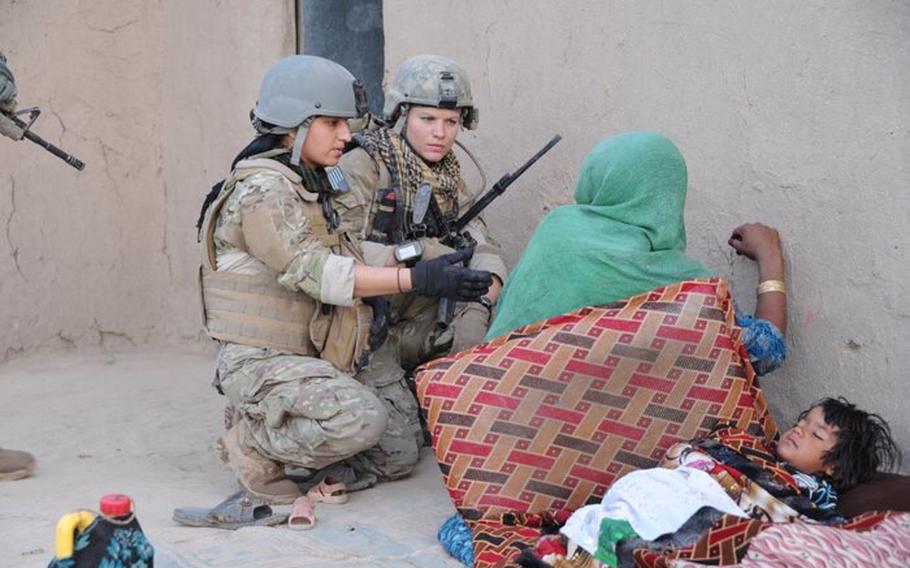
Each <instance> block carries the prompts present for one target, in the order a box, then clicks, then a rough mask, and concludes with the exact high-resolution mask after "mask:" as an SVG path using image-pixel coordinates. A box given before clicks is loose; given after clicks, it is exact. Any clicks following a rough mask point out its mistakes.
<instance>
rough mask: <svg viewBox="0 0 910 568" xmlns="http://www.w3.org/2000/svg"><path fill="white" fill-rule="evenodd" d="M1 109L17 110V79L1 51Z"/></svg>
mask: <svg viewBox="0 0 910 568" xmlns="http://www.w3.org/2000/svg"><path fill="white" fill-rule="evenodd" d="M0 110H2V111H5V112H12V111H14V110H16V79H15V78H14V77H13V72H12V71H10V68H9V66H8V65H7V63H6V56H4V55H3V52H2V51H0Z"/></svg>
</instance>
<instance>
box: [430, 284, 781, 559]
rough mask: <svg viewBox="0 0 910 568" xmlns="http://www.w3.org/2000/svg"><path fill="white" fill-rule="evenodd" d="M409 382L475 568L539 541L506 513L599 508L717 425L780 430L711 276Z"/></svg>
mask: <svg viewBox="0 0 910 568" xmlns="http://www.w3.org/2000/svg"><path fill="white" fill-rule="evenodd" d="M416 380H417V391H418V398H419V400H420V402H421V405H422V406H423V408H424V409H425V410H426V412H427V423H428V425H429V428H430V431H431V432H432V435H433V447H434V450H435V452H436V457H437V459H438V461H439V464H440V467H441V469H442V472H443V475H444V477H445V483H446V487H447V488H448V491H449V494H450V496H451V497H452V500H453V502H454V503H455V506H456V507H457V508H458V510H459V512H461V514H462V515H463V516H464V518H465V520H466V521H467V522H468V524H469V526H471V529H472V531H473V532H474V537H475V538H474V548H475V563H476V565H478V566H493V565H497V564H503V563H505V562H508V561H509V560H511V559H512V558H514V556H515V555H516V554H517V552H518V551H519V550H520V549H522V548H525V547H527V546H528V545H529V544H531V545H533V534H539V529H534V528H532V527H528V526H526V525H523V524H521V523H515V524H511V525H510V524H507V523H503V522H502V521H503V515H506V517H507V518H508V519H510V520H511V521H513V522H514V521H515V519H520V518H523V517H522V515H512V513H521V514H528V513H530V514H536V513H547V512H551V513H552V512H555V511H559V510H569V511H571V510H574V509H577V508H578V507H580V506H582V505H584V504H587V503H593V502H598V501H599V500H600V499H601V497H602V496H603V495H604V493H605V492H606V490H607V489H608V488H609V486H610V484H611V483H612V482H613V481H614V480H615V479H617V478H618V477H620V476H622V475H624V474H625V473H627V472H629V471H632V470H635V469H640V468H647V467H653V466H655V465H657V463H658V460H659V459H660V458H661V457H662V456H663V454H664V452H665V451H666V450H667V448H669V447H670V446H672V445H673V444H675V443H677V442H680V441H684V440H689V439H692V438H698V437H702V436H704V435H705V434H706V433H707V432H708V431H709V430H710V429H711V427H713V426H714V425H715V424H716V423H718V422H720V421H732V422H733V423H735V424H736V426H737V427H738V428H741V429H743V430H746V431H747V432H750V433H752V434H754V435H757V436H761V437H763V438H764V439H766V440H770V439H771V438H773V436H774V435H775V434H776V427H775V425H774V423H773V421H772V419H771V417H770V415H769V413H768V410H767V406H766V404H765V399H764V396H763V394H762V392H761V390H760V389H759V388H758V387H757V386H756V385H755V382H754V373H753V371H752V367H751V365H750V364H749V362H748V359H747V357H746V354H745V350H744V348H743V346H742V344H741V341H740V329H739V328H738V327H737V326H736V325H735V323H734V319H733V305H732V300H731V298H730V295H729V293H728V291H727V285H726V282H725V281H723V280H719V279H710V280H692V281H685V282H680V283H678V284H675V285H672V286H666V287H662V288H658V289H656V290H653V291H652V292H649V293H646V294H642V295H639V296H635V297H633V298H630V299H628V300H624V301H621V302H615V303H613V304H609V305H606V306H596V307H588V308H582V309H580V310H577V311H575V312H572V313H570V314H566V315H563V316H559V317H554V318H551V319H549V320H545V321H542V322H537V323H534V324H531V325H529V326H526V327H523V328H521V329H518V330H516V331H514V332H512V333H510V334H508V335H505V336H502V337H499V338H497V339H495V340H493V341H492V342H489V343H485V344H482V345H479V346H477V347H475V348H474V349H471V350H469V351H465V352H462V353H458V354H456V355H452V356H450V357H446V358H443V359H439V360H436V361H434V362H432V363H430V364H428V365H427V366H425V367H424V368H423V369H422V370H421V371H420V372H419V373H418V375H417V377H416ZM529 539H530V540H529Z"/></svg>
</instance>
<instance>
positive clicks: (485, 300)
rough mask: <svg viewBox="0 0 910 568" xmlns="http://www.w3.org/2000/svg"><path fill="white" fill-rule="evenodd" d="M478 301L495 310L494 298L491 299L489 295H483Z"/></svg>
mask: <svg viewBox="0 0 910 568" xmlns="http://www.w3.org/2000/svg"><path fill="white" fill-rule="evenodd" d="M477 303H478V304H480V305H481V306H483V307H485V308H486V309H488V310H490V311H491V312H492V311H493V300H491V299H490V297H489V296H481V297H480V299H478V300H477Z"/></svg>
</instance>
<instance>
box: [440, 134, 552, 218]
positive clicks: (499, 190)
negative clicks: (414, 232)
mask: <svg viewBox="0 0 910 568" xmlns="http://www.w3.org/2000/svg"><path fill="white" fill-rule="evenodd" d="M560 140H562V136H560V135H559V134H557V135H555V136H553V138H551V139H550V141H549V142H547V144H546V146H544V147H543V148H541V149H540V150H538V151H537V153H536V154H534V155H533V156H531V159H530V160H528V161H527V162H525V163H524V164H522V165H521V167H520V168H518V169H517V170H515V173H513V174H506V175H504V176H502V177H501V178H499V181H497V182H496V183H495V184H493V187H492V188H490V191H488V192H486V193H485V194H483V197H481V198H480V199H478V200H477V201H475V202H474V205H471V207H470V209H468V210H467V211H466V212H465V214H464V215H462V216H461V217H459V218H458V220H457V221H455V223H453V227H454V229H455V231H456V232H460V231H462V230H463V229H464V228H465V227H467V226H468V223H470V222H471V221H472V220H473V219H474V217H476V216H477V215H479V214H480V212H481V211H483V210H484V209H486V207H487V205H489V204H490V202H491V201H493V200H494V199H496V198H497V197H499V196H500V195H502V194H503V193H504V192H505V191H506V188H508V187H509V186H510V185H512V182H513V181H515V180H516V179H518V178H519V177H520V176H521V174H523V173H525V170H527V169H528V168H530V167H531V166H533V165H534V162H536V161H537V160H539V159H540V158H541V157H543V155H544V154H546V153H547V152H549V151H550V150H551V149H552V148H553V146H556V144H557V143H559V141H560Z"/></svg>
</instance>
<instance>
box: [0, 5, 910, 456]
mask: <svg viewBox="0 0 910 568" xmlns="http://www.w3.org/2000/svg"><path fill="white" fill-rule="evenodd" d="M383 13H384V20H385V24H384V25H385V37H386V53H385V62H386V77H388V75H389V72H390V71H392V70H394V68H395V66H396V65H397V64H398V63H399V62H400V61H402V60H403V59H404V58H406V57H407V56H410V55H413V54H416V53H421V52H437V53H443V54H447V55H450V56H452V57H454V58H456V59H457V60H459V61H460V62H461V63H463V64H464V65H465V66H466V67H467V69H468V70H469V72H470V73H471V75H472V78H473V80H474V92H475V97H476V99H477V104H478V106H479V107H480V108H481V123H480V129H479V130H478V131H475V132H465V133H464V135H463V136H462V140H464V141H465V142H467V143H468V144H469V145H470V147H471V148H472V149H473V150H474V151H475V153H476V154H477V155H478V156H479V158H480V160H481V162H482V164H483V165H484V167H485V169H486V170H487V174H488V177H489V178H490V181H491V182H492V181H494V180H495V179H497V178H498V176H500V175H501V174H502V173H503V172H504V171H506V170H508V169H512V168H514V167H515V166H516V165H518V164H519V163H520V162H522V161H523V160H524V159H525V158H526V157H527V156H528V155H530V153H531V152H533V151H535V150H536V149H537V148H538V147H540V146H541V145H542V144H543V143H544V142H545V141H546V140H547V139H548V138H549V137H550V136H551V135H552V134H553V133H555V132H560V133H562V134H563V136H564V140H563V142H562V143H561V144H559V145H558V146H557V147H556V148H555V149H554V150H553V152H551V153H550V155H548V156H547V157H546V158H545V159H544V160H543V161H541V162H539V163H538V164H536V165H535V166H534V168H533V169H532V170H530V171H529V173H528V174H527V175H526V176H525V177H524V178H523V179H522V180H521V181H519V182H517V183H516V184H515V185H513V186H512V188H511V189H510V190H509V193H507V194H506V195H505V196H504V197H503V198H502V199H501V200H500V202H498V203H497V204H495V205H493V207H492V208H491V210H490V213H489V215H488V217H487V219H488V222H490V223H491V224H492V225H493V226H494V232H495V234H496V235H497V236H498V238H499V240H500V241H501V243H502V245H503V250H504V252H505V256H506V258H507V260H508V261H509V262H510V263H514V262H515V261H516V260H517V259H518V256H519V254H520V251H521V249H522V248H523V246H524V244H525V242H526V240H527V238H528V237H529V236H530V234H531V232H532V231H533V227H534V226H535V224H536V222H537V220H538V219H539V218H540V217H541V216H542V215H543V214H545V213H546V212H547V211H549V210H550V209H552V208H553V207H555V206H558V205H560V204H564V203H568V202H570V201H571V194H572V188H573V186H574V182H575V176H576V172H577V168H578V165H579V164H580V162H581V160H582V158H583V157H584V155H585V153H586V152H587V151H588V150H589V149H590V148H591V147H592V146H593V145H594V143H595V142H596V141H597V140H599V139H600V138H602V137H604V136H607V135H610V134H613V133H618V132H622V131H626V130H643V129H648V130H659V131H662V132H664V133H666V134H668V135H669V136H670V137H671V138H672V139H674V140H675V141H676V142H677V144H678V145H679V146H680V148H681V150H682V151H683V154H684V155H685V156H686V157H687V160H688V163H689V179H690V193H689V204H688V209H687V215H688V221H689V243H690V252H691V253H692V254H693V255H694V256H696V257H698V258H701V259H703V260H704V261H705V262H706V263H707V264H708V265H709V266H710V267H711V268H712V269H714V270H715V272H716V273H717V274H718V275H721V276H728V277H730V278H731V279H732V282H733V285H734V292H735V296H736V299H737V301H738V303H739V305H740V306H741V307H743V308H744V309H746V310H751V309H752V308H753V307H754V294H753V290H754V286H755V283H756V274H755V269H754V266H752V265H751V264H750V263H749V262H748V261H745V260H742V259H737V258H736V257H735V256H734V255H732V254H731V253H730V252H729V250H728V249H727V247H726V244H725V243H726V239H727V236H728V234H729V231H730V230H731V229H732V228H733V227H734V226H736V225H738V224H739V223H742V222H746V221H751V220H761V221H763V222H766V223H769V224H772V225H775V226H777V227H779V228H780V230H781V233H782V236H783V239H784V241H785V246H786V247H787V254H788V257H789V259H788V260H789V262H788V265H789V266H788V272H789V274H788V277H789V288H790V292H789V298H790V302H791V306H792V310H791V321H790V334H789V346H790V349H791V351H790V358H789V360H788V362H787V363H786V365H785V367H784V368H783V369H782V370H780V371H778V372H776V373H775V374H774V375H772V376H771V377H769V378H768V379H767V380H766V381H765V382H764V385H765V387H766V390H767V392H768V394H769V398H770V400H771V403H772V406H773V407H774V408H775V409H776V413H777V416H778V418H779V419H781V420H783V421H789V420H791V419H792V418H793V417H794V416H795V414H796V413H797V412H798V410H799V409H801V408H803V407H805V406H806V405H808V404H809V403H811V401H813V400H815V399H816V398H818V397H820V396H823V395H827V394H843V395H845V396H847V397H849V398H850V399H852V400H854V401H856V402H857V403H859V404H860V405H862V406H864V407H867V408H870V409H875V410H877V411H879V412H880V413H882V415H884V416H885V417H886V418H888V419H889V420H890V421H891V423H892V426H893V427H894V430H895V433H896V436H897V438H898V439H899V440H900V442H901V443H902V446H903V447H904V449H905V452H906V451H908V450H910V417H908V416H907V413H906V412H905V411H906V408H907V402H906V399H905V395H904V391H905V390H906V386H907V379H908V373H907V371H906V370H905V368H904V366H903V365H902V364H901V361H902V356H903V354H904V351H905V350H906V348H907V346H908V343H907V341H908V340H907V337H908V336H910V295H908V294H906V293H905V290H906V284H905V282H907V280H908V277H910V262H908V261H910V253H908V249H910V238H908V232H907V231H908V226H910V223H908V222H910V196H908V193H907V191H906V188H907V187H908V186H910V183H908V182H910V164H908V156H910V99H908V98H907V96H906V93H907V92H908V91H910V88H908V87H910V85H908V77H910V57H908V55H910V4H907V3H904V2H899V1H892V2H888V1H885V0H876V1H875V2H865V3H854V2H848V1H846V0H837V1H824V0H808V1H806V2H802V3H792V2H782V1H774V2H771V3H763V4H761V5H758V4H756V5H752V4H750V3H745V2H742V3H735V4H732V3H726V4H718V3H715V2H706V1H692V2H686V3H676V2H670V1H656V0H655V1H653V2H648V3H632V2H619V1H615V0H611V1H605V2H594V1H581V0H578V1H573V2H560V3H555V2H547V1H543V0H523V1H517V0H502V1H500V2H480V1H478V0H462V1H459V2H442V1H439V2H432V3H424V2H414V1H413V0H385V2H384V5H383ZM294 46H295V37H294V2H293V1H291V0H276V1H274V2H263V3H257V6H256V9H255V10H252V9H250V7H249V4H248V3H246V2H241V1H240V0H198V1H194V2H178V1H176V0H120V1H114V0H93V1H88V0H48V1H46V2H24V1H22V0H18V1H17V0H0V49H2V50H3V51H5V52H6V54H7V55H8V56H9V57H10V62H11V64H12V67H13V70H14V72H15V74H16V78H17V82H18V84H19V90H20V97H19V100H20V106H23V107H24V106H30V105H38V106H41V107H42V109H44V115H43V116H42V118H41V119H40V121H39V122H38V125H37V126H36V128H35V130H36V132H38V133H39V134H41V135H42V136H44V137H45V138H47V139H48V140H50V141H51V142H53V143H55V144H58V145H60V146H61V147H63V148H65V149H67V150H69V151H71V152H72V153H74V154H75V155H76V156H78V157H79V158H81V159H82V160H83V161H85V162H86V163H87V167H86V170H85V171H83V172H76V171H75V170H73V169H71V168H69V167H68V166H66V165H65V164H63V162H61V161H60V160H58V159H56V158H54V157H52V156H50V155H49V154H46V153H45V152H44V151H43V150H41V149H40V148H38V147H37V146H34V145H32V144H29V143H27V142H19V143H14V142H12V141H10V140H8V139H0V323H2V324H3V325H0V362H2V361H4V360H7V359H10V358H13V357H16V356H18V355H20V354H23V353H41V352H44V351H56V350H61V349H64V348H74V347H78V348H80V349H91V348H97V347H102V348H109V349H123V348H128V347H131V346H134V345H147V344H150V343H163V342H170V343H175V342H179V343H188V344H191V345H201V344H200V343H198V339H199V331H200V330H199V324H198V317H197V307H196V306H197V303H196V302H197V298H196V290H195V282H194V279H195V272H194V271H195V266H196V262H197V259H198V250H197V248H196V244H195V234H194V229H193V228H192V227H193V225H194V224H195V219H196V215H197V212H198V206H199V203H200V200H201V198H202V196H203V195H204V193H205V192H206V191H207V189H208V188H209V187H210V186H211V185H212V184H213V183H215V182H216V181H217V180H218V179H220V178H221V177H222V176H223V175H224V174H225V168H226V167H227V165H228V164H229V162H230V159H231V158H232V157H233V156H234V155H235V153H236V152H237V151H238V150H239V149H240V148H241V147H242V146H243V145H244V144H245V143H246V141H248V140H249V139H250V136H251V131H250V129H249V126H248V122H247V119H246V113H247V112H248V110H249V108H250V106H251V105H252V103H253V101H254V100H255V97H256V89H257V87H258V82H259V80H260V78H261V75H262V72H263V71H264V70H265V69H266V68H267V67H268V66H269V65H270V64H271V63H272V62H273V61H274V60H276V59H277V58H278V57H280V56H283V55H286V54H290V53H293V52H294ZM466 169H468V168H466Z"/></svg>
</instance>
